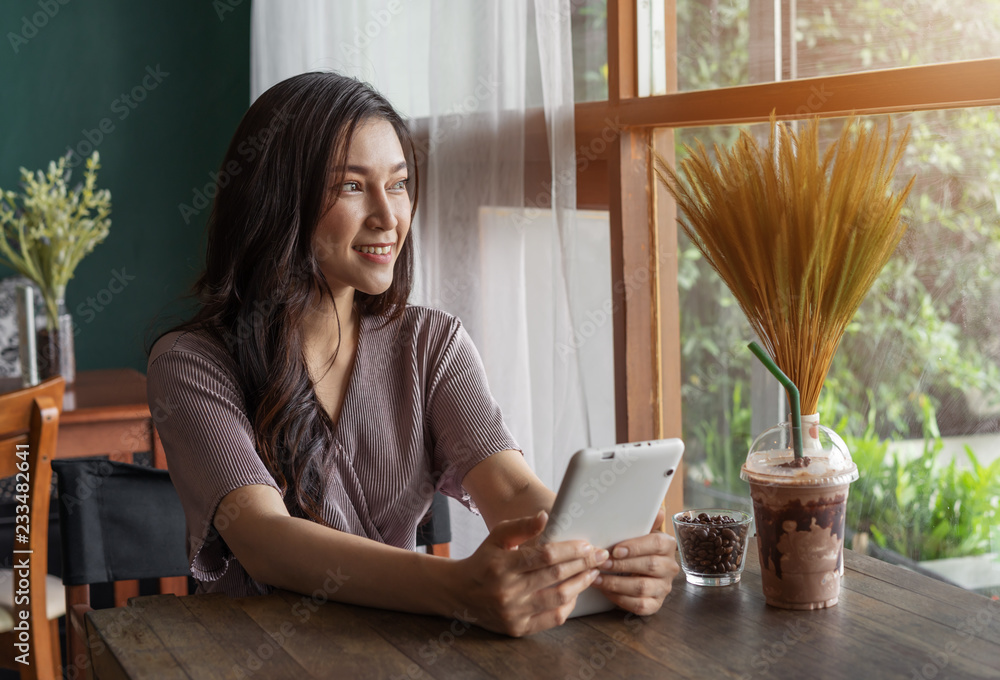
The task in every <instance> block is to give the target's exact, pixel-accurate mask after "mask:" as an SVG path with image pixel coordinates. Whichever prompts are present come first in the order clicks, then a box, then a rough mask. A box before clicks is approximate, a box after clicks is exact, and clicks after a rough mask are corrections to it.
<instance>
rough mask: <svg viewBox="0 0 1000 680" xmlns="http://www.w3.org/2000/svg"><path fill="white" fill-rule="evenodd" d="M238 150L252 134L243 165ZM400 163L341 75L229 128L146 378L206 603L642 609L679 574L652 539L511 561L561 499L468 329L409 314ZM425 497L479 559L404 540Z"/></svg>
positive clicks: (281, 97)
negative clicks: (328, 595)
mask: <svg viewBox="0 0 1000 680" xmlns="http://www.w3.org/2000/svg"><path fill="white" fill-rule="evenodd" d="M278 119H282V120H284V119H287V121H288V122H287V124H283V125H275V124H274V122H275V120H278ZM262 130H270V131H271V132H270V133H269V134H267V135H263V136H262V135H261V134H260V133H261V131H262ZM248 138H253V139H256V140H264V141H263V142H262V144H261V148H260V153H259V155H257V156H255V157H254V160H252V161H251V160H249V159H248V158H247V157H246V156H245V154H242V153H241V150H240V149H241V145H242V143H243V141H245V140H246V139H248ZM413 159H414V154H413V145H412V143H411V141H410V137H409V133H408V131H407V128H406V125H405V123H404V122H403V120H402V119H401V118H400V117H399V115H398V114H397V113H396V112H395V111H394V110H393V108H392V107H391V106H390V105H389V104H388V102H387V101H386V100H385V99H384V98H383V97H382V96H381V95H379V94H378V93H376V92H375V91H374V90H372V89H371V88H369V87H368V86H367V85H364V84H363V83H360V82H358V81H356V80H353V79H350V78H345V77H342V76H339V75H337V74H334V73H307V74H304V75H300V76H296V77H293V78H290V79H288V80H285V81H283V82H281V83H279V84H277V85H275V86H274V87H272V88H271V89H270V90H268V91H267V92H265V93H264V94H263V95H261V97H260V98H259V99H258V100H257V101H256V102H255V103H254V104H253V106H252V107H251V108H250V110H249V111H248V112H247V114H246V116H245V117H244V118H243V121H242V122H241V123H240V126H239V128H238V129H237V131H236V135H235V136H234V137H233V140H232V142H231V144H230V147H229V151H228V153H227V155H226V158H225V159H224V160H223V167H224V168H229V167H230V166H231V165H232V164H234V163H235V164H239V168H240V171H239V172H231V173H229V175H228V178H227V182H226V183H222V182H221V181H220V182H219V186H218V191H217V194H216V197H215V203H214V206H213V210H212V216H211V219H210V220H209V233H208V247H207V255H206V259H207V261H206V268H205V272H204V274H203V275H202V276H201V278H200V279H199V280H198V282H197V283H196V285H195V289H194V294H195V295H196V296H197V298H198V300H199V302H200V303H201V308H200V310H199V311H198V312H197V314H196V315H195V317H194V318H193V319H192V320H191V321H189V322H188V323H186V324H183V325H182V326H180V327H178V328H176V329H174V330H173V331H171V332H169V333H167V334H165V335H163V336H161V337H160V338H159V340H158V341H157V342H156V343H155V344H154V346H153V347H152V348H151V352H150V357H149V367H148V386H149V387H148V389H149V395H148V396H149V400H150V402H151V403H156V402H157V400H166V401H167V402H168V403H171V404H177V405H178V407H177V408H176V409H175V410H174V411H173V412H172V413H171V414H170V415H169V416H168V417H167V418H165V419H164V420H163V421H162V422H159V423H158V424H157V429H158V430H159V432H160V436H161V438H162V441H163V445H164V449H165V451H166V454H167V458H168V462H169V468H170V472H171V476H172V478H173V480H174V483H175V485H176V486H177V490H178V493H179V495H180V498H181V501H182V503H183V505H184V508H185V514H186V517H187V525H188V533H189V543H188V545H189V551H190V555H189V556H190V559H191V571H192V573H193V574H194V576H195V578H196V579H197V580H198V581H199V584H200V586H199V590H200V591H201V592H213V591H214V592H224V593H227V594H229V595H233V596H240V595H249V594H257V593H265V592H268V591H269V590H270V589H271V588H274V587H277V588H284V589H288V590H294V591H298V592H302V593H312V592H314V591H316V590H317V589H321V588H322V586H323V584H324V582H328V581H329V579H330V578H331V574H334V573H336V574H338V575H339V574H343V575H344V578H343V579H341V581H338V583H339V584H340V585H339V586H338V588H337V590H336V593H335V594H334V599H338V600H340V601H344V602H351V603H357V604H365V605H371V606H377V607H382V608H388V609H397V610H402V611H412V612H425V613H437V614H441V615H449V616H454V617H456V618H462V619H463V620H466V621H475V622H476V623H478V624H479V625H481V626H483V627H486V628H489V629H492V630H498V631H502V632H505V633H508V634H511V635H524V634H527V633H531V632H535V631H538V630H544V629H546V628H550V627H552V626H555V625H558V624H560V623H562V622H563V621H565V619H566V617H567V616H568V615H569V613H570V612H571V611H572V610H573V607H574V606H575V603H576V596H577V595H578V594H579V593H580V592H581V591H582V590H583V589H584V588H587V587H588V586H590V585H591V584H594V586H595V587H598V588H600V589H601V590H602V591H603V592H604V593H605V594H606V595H607V596H608V598H609V599H611V600H612V601H614V602H615V603H616V604H618V605H620V606H622V607H623V608H625V609H628V610H630V611H633V612H636V613H640V614H649V613H652V612H653V611H656V610H657V609H659V607H660V605H661V604H662V602H663V598H664V597H665V596H666V595H667V593H668V592H669V591H670V582H671V580H672V579H673V577H674V575H676V573H677V571H678V567H677V564H676V562H675V561H674V558H673V552H674V542H673V539H672V538H671V537H669V536H667V535H665V534H662V533H658V532H657V533H652V534H649V535H646V536H640V537H636V538H633V539H629V540H628V541H624V542H622V543H621V544H619V545H618V546H613V548H614V551H613V554H614V559H611V558H612V555H610V554H609V552H608V551H607V550H604V549H596V548H594V547H593V546H590V545H588V544H586V543H584V542H582V541H566V542H557V543H550V544H548V545H546V546H545V547H544V548H542V549H540V550H530V551H528V550H520V551H519V550H518V549H517V548H519V547H521V546H533V545H534V544H535V543H536V541H537V540H538V537H539V535H540V534H541V532H542V530H543V529H544V527H545V524H546V521H547V514H546V513H547V511H548V510H550V509H551V506H552V503H553V501H554V494H553V493H552V492H551V491H550V490H549V489H548V488H546V487H545V486H544V485H543V484H542V483H541V482H540V481H539V480H538V478H537V477H536V476H535V474H534V472H533V471H532V470H531V469H530V468H529V467H528V465H527V464H526V463H525V462H524V460H523V458H522V456H521V453H520V449H519V447H518V445H517V443H516V442H515V441H514V440H513V438H512V436H511V434H510V432H509V430H508V428H507V426H506V424H505V422H504V417H503V414H502V413H501V411H500V408H499V407H498V406H497V403H496V401H495V400H494V399H493V397H492V395H491V393H490V390H489V387H488V385H487V381H486V377H485V371H484V369H483V365H482V362H481V360H480V358H479V354H478V352H477V351H476V348H475V346H474V345H473V343H472V341H471V339H470V338H469V335H468V333H466V331H465V329H464V327H463V326H462V324H461V322H460V321H459V320H458V319H457V318H455V317H453V316H451V315H448V314H445V313H444V312H440V311H437V310H432V309H428V308H424V307H416V306H408V305H407V297H408V295H409V291H410V287H411V281H412V269H413V264H412V263H413V254H412V253H413V246H412V245H410V244H409V240H410V239H408V238H407V237H408V235H409V231H410V223H411V219H412V217H413V211H414V208H415V205H416V197H417V182H416V177H415V172H416V168H415V165H414V161H413ZM435 491H440V492H442V493H444V494H446V495H449V496H452V497H453V498H456V499H458V500H460V501H461V502H463V503H464V504H465V505H466V506H467V507H469V508H470V509H472V510H474V511H479V512H481V513H482V515H483V518H484V520H485V521H486V524H487V526H488V527H489V528H490V534H489V536H488V538H487V539H486V540H485V541H484V542H483V544H482V545H481V546H480V547H479V549H478V550H477V551H476V552H475V553H474V554H473V555H471V556H470V557H468V558H465V559H462V560H448V559H444V558H440V557H436V556H433V555H426V554H421V553H416V552H414V551H413V549H414V545H415V536H416V530H417V527H418V525H419V524H420V522H421V521H422V520H423V519H424V518H425V516H426V513H427V511H428V509H429V507H430V504H431V499H432V496H433V494H434V492H435ZM657 525H659V522H658V523H657ZM598 567H600V568H601V569H603V570H605V571H612V572H616V575H615V576H606V577H604V578H603V580H600V579H598V578H597V577H598V574H599V571H598Z"/></svg>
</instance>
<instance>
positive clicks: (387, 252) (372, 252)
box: [351, 243, 396, 264]
mask: <svg viewBox="0 0 1000 680" xmlns="http://www.w3.org/2000/svg"><path fill="white" fill-rule="evenodd" d="M395 245H396V244H395V243H384V244H378V243H373V244H368V245H360V246H352V247H351V250H353V251H354V252H356V253H357V254H358V255H360V256H361V257H363V258H365V259H366V260H369V261H371V262H376V263H378V264H390V263H391V262H392V249H393V247H394V246H395Z"/></svg>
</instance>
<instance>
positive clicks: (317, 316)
mask: <svg viewBox="0 0 1000 680" xmlns="http://www.w3.org/2000/svg"><path fill="white" fill-rule="evenodd" d="M335 299H336V305H334V302H333V300H331V299H330V298H329V297H326V296H323V298H322V299H321V300H320V302H319V303H317V304H316V305H314V306H313V307H312V309H311V310H310V311H309V312H308V313H307V314H306V315H305V317H304V318H303V319H302V326H301V328H302V341H303V349H304V351H305V355H306V360H307V362H308V363H309V365H310V368H311V369H312V368H314V367H315V368H319V367H320V366H322V367H323V370H321V371H320V373H321V374H322V373H323V372H325V370H326V368H329V366H330V359H331V357H333V353H334V352H335V351H336V350H337V348H338V346H339V347H340V348H341V349H343V348H345V347H347V346H351V345H353V342H354V338H356V337H357V327H358V322H359V318H360V317H359V315H358V314H357V312H356V310H355V308H354V290H353V289H352V290H349V291H348V292H346V293H343V294H335ZM345 354H350V353H344V352H339V351H338V352H337V359H336V363H337V364H339V363H340V362H341V360H342V359H348V358H349V357H348V356H344V355H345Z"/></svg>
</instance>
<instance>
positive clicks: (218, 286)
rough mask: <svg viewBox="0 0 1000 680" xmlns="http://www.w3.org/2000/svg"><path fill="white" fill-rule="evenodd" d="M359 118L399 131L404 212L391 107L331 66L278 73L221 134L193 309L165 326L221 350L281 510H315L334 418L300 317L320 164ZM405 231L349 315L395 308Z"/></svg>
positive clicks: (392, 312)
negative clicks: (206, 337) (308, 357)
mask: <svg viewBox="0 0 1000 680" xmlns="http://www.w3.org/2000/svg"><path fill="white" fill-rule="evenodd" d="M369 119H381V120H385V121H387V122H389V123H390V124H391V125H392V126H393V128H394V129H395V131H396V134H397V135H398V136H399V141H400V145H401V146H402V148H403V152H404V154H405V155H406V160H407V164H408V166H409V168H408V169H409V173H410V175H409V176H410V177H411V178H412V179H413V181H412V182H411V183H410V187H411V201H412V209H413V213H411V219H412V216H413V214H415V212H416V199H417V177H416V172H417V168H416V163H415V160H414V153H413V143H412V140H411V138H410V135H409V131H408V130H407V127H406V123H405V122H404V121H403V119H402V118H401V117H400V115H399V114H398V113H397V112H396V111H395V110H394V109H393V107H392V105H391V104H390V103H389V102H388V101H387V100H386V99H385V98H384V97H382V96H381V95H380V94H379V93H377V92H375V91H374V90H373V89H372V88H371V87H369V86H368V85H366V84H364V83H362V82H360V81H358V80H355V79H353V78H347V77H344V76H341V75H338V74H336V73H329V72H324V73H306V74H303V75H299V76H295V77H292V78H289V79H287V80H284V81H282V82H280V83H278V84H277V85H275V86H274V87H272V88H270V89H269V90H267V92H265V93H264V94H262V95H261V96H260V97H259V98H258V99H257V101H255V102H254V103H253V105H252V106H251V107H250V109H249V110H248V111H247V113H246V114H245V115H244V116H243V120H242V121H241V122H240V125H239V127H238V128H237V129H236V134H235V135H234V136H233V139H232V141H231V142H230V144H229V149H228V151H227V152H226V156H225V159H224V160H223V162H222V167H221V169H220V173H219V179H218V181H217V186H218V191H217V193H216V196H215V202H214V205H213V207H212V214H211V217H210V218H209V222H208V243H207V250H206V256H205V271H204V273H203V274H202V275H201V277H200V278H199V279H198V280H197V282H196V283H195V284H194V287H193V290H192V295H193V296H195V297H196V298H197V300H198V301H199V302H200V304H201V307H200V309H199V310H198V312H197V313H196V314H195V316H194V317H193V318H192V319H191V320H190V321H188V322H187V323H184V324H181V325H180V326H178V327H176V328H174V329H173V330H189V329H199V330H203V331H207V332H208V333H209V334H211V335H212V336H213V337H215V339H216V340H217V341H218V342H219V343H220V344H221V345H223V346H225V347H226V348H227V350H228V351H229V354H230V355H231V356H232V358H233V363H234V366H235V370H236V376H237V379H238V381H239V387H240V388H241V389H242V392H243V397H244V400H245V404H246V409H247V416H248V417H249V419H250V423H251V425H252V426H253V431H254V436H255V438H256V445H257V452H258V455H260V457H261V460H263V462H264V464H265V465H266V466H267V468H268V470H269V471H270V473H271V474H272V475H273V476H274V479H275V481H276V482H277V483H278V486H279V487H281V490H282V494H283V495H284V498H285V504H286V506H287V507H288V509H289V511H290V512H291V513H292V514H293V515H297V516H308V517H311V518H312V519H315V520H320V511H321V508H322V494H323V491H324V487H325V474H324V470H325V469H326V466H325V463H326V459H327V455H328V452H329V451H330V448H331V446H330V445H331V441H332V436H333V423H332V422H331V420H330V418H329V416H327V414H326V412H325V410H324V409H323V408H322V407H321V406H320V404H319V401H318V399H317V398H316V393H315V391H314V389H313V383H312V380H311V379H310V377H309V373H308V370H307V368H306V363H305V357H304V353H303V349H304V347H303V339H302V335H301V332H300V322H301V321H302V319H303V317H304V316H305V314H306V312H307V310H308V308H309V306H310V304H311V303H312V302H314V301H315V299H316V295H317V294H322V295H326V296H329V297H330V299H331V300H332V299H333V295H332V293H331V291H330V286H329V284H328V282H327V280H326V278H325V277H324V276H323V272H322V269H321V267H320V263H319V259H321V258H322V257H323V253H322V252H320V253H319V254H317V253H316V252H314V250H316V249H314V247H313V232H314V230H315V228H316V224H317V223H318V222H319V220H320V218H321V216H322V215H323V214H324V212H325V211H326V210H327V209H328V208H329V206H330V205H331V204H332V201H336V200H337V198H338V197H339V196H337V195H335V196H333V197H332V199H331V197H330V196H329V195H328V191H327V188H328V187H330V186H337V187H339V186H340V185H341V183H342V179H343V178H342V176H341V177H330V176H329V175H330V172H331V168H340V170H338V171H337V172H339V173H341V175H343V172H344V170H343V168H344V167H345V166H346V165H347V153H348V149H349V146H350V142H351V139H352V138H353V136H354V132H355V130H356V129H357V128H358V126H359V125H360V124H362V123H363V122H365V121H366V120H369ZM410 240H411V239H406V241H405V242H404V244H403V246H402V247H401V248H400V250H399V255H398V257H397V260H396V264H395V266H394V269H393V279H392V285H391V286H390V287H389V289H388V290H387V291H385V292H384V293H382V294H380V295H370V294H366V293H362V292H361V291H356V292H355V295H354V300H355V306H356V307H357V309H358V311H359V313H360V314H362V315H377V316H381V317H384V318H385V319H386V321H388V320H390V319H393V318H396V317H398V316H399V315H401V314H402V313H403V311H404V310H405V307H406V301H407V298H408V297H409V294H410V288H411V286H412V282H413V246H411V245H410ZM321 246H322V244H320V248H318V250H320V251H322V247H321ZM338 348H339V340H338Z"/></svg>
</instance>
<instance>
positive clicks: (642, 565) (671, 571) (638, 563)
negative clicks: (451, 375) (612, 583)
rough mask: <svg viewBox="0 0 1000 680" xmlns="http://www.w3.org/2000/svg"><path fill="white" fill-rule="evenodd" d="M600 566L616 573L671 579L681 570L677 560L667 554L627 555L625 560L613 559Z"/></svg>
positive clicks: (602, 569) (604, 569)
mask: <svg viewBox="0 0 1000 680" xmlns="http://www.w3.org/2000/svg"><path fill="white" fill-rule="evenodd" d="M598 566H599V568H600V570H601V571H606V572H611V573H615V574H636V575H641V576H652V577H654V578H665V577H669V578H670V579H671V580H673V577H674V576H676V575H677V573H678V571H679V570H680V567H679V566H678V565H677V560H675V559H674V558H673V557H667V556H666V555H640V556H639V557H627V558H625V559H623V560H615V559H611V560H606V561H604V562H602V563H601V564H600V565H598Z"/></svg>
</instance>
